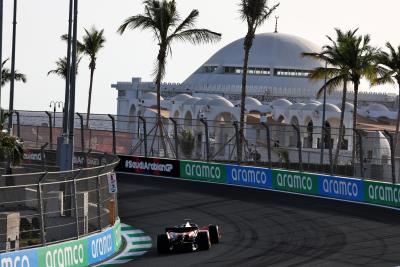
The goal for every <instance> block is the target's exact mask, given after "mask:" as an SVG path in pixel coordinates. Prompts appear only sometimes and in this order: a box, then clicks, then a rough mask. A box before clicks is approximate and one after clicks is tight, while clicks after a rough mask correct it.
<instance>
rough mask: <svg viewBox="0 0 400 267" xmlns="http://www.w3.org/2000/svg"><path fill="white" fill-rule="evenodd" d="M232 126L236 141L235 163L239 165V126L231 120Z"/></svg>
mask: <svg viewBox="0 0 400 267" xmlns="http://www.w3.org/2000/svg"><path fill="white" fill-rule="evenodd" d="M233 127H235V141H236V160H237V164H238V165H240V159H241V156H240V152H241V149H240V148H239V146H240V136H239V128H238V122H237V121H234V122H233Z"/></svg>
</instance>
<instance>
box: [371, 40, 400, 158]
mask: <svg viewBox="0 0 400 267" xmlns="http://www.w3.org/2000/svg"><path fill="white" fill-rule="evenodd" d="M386 48H387V49H388V50H389V52H385V51H381V52H380V53H379V55H378V57H377V63H378V64H381V65H383V66H385V69H384V71H383V72H381V73H380V76H379V77H378V78H377V79H376V80H375V81H374V84H385V83H392V84H393V83H395V82H397V86H398V89H399V96H398V97H399V99H400V45H399V46H398V47H397V49H396V48H395V47H394V46H392V45H391V44H390V43H389V42H387V43H386ZM398 104H399V106H398V112H397V122H396V137H395V140H396V141H395V142H394V149H393V150H394V151H395V150H396V146H397V142H398V138H399V124H400V101H399V103H398Z"/></svg>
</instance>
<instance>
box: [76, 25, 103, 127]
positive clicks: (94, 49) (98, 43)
mask: <svg viewBox="0 0 400 267" xmlns="http://www.w3.org/2000/svg"><path fill="white" fill-rule="evenodd" d="M103 33H104V30H101V31H98V30H97V29H96V28H95V27H92V28H91V29H90V30H89V31H88V30H86V29H85V35H84V36H83V41H82V43H81V44H80V45H78V50H79V52H80V53H82V54H83V55H86V56H88V57H89V59H90V62H89V69H90V84H89V96H88V106H87V113H86V128H88V127H89V117H90V106H91V102H92V89H93V75H94V70H95V69H96V61H97V54H98V53H99V51H100V49H101V48H103V47H104V43H105V41H106V39H105V38H104V36H103Z"/></svg>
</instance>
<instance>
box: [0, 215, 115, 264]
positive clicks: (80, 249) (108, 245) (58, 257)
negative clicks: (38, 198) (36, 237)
mask: <svg viewBox="0 0 400 267" xmlns="http://www.w3.org/2000/svg"><path fill="white" fill-rule="evenodd" d="M121 244H122V239H121V223H120V220H119V219H118V220H116V222H115V224H114V225H113V226H112V227H108V228H106V229H104V231H102V232H100V233H96V234H92V235H88V236H86V237H83V238H80V239H76V240H72V241H68V242H62V243H57V244H53V245H48V246H44V247H38V248H32V249H22V250H18V251H13V252H8V253H2V254H0V266H1V267H83V266H91V265H94V264H97V263H100V262H102V261H104V260H106V259H108V258H110V257H111V256H113V255H115V254H116V253H117V252H119V249H120V247H121Z"/></svg>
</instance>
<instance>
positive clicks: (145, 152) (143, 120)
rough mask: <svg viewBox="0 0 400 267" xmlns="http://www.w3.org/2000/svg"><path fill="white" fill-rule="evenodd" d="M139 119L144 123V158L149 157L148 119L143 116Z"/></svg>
mask: <svg viewBox="0 0 400 267" xmlns="http://www.w3.org/2000/svg"><path fill="white" fill-rule="evenodd" d="M139 119H140V120H141V121H142V122H143V135H144V156H145V157H147V126H146V119H145V118H143V117H142V116H139ZM150 132H151V131H150Z"/></svg>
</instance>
